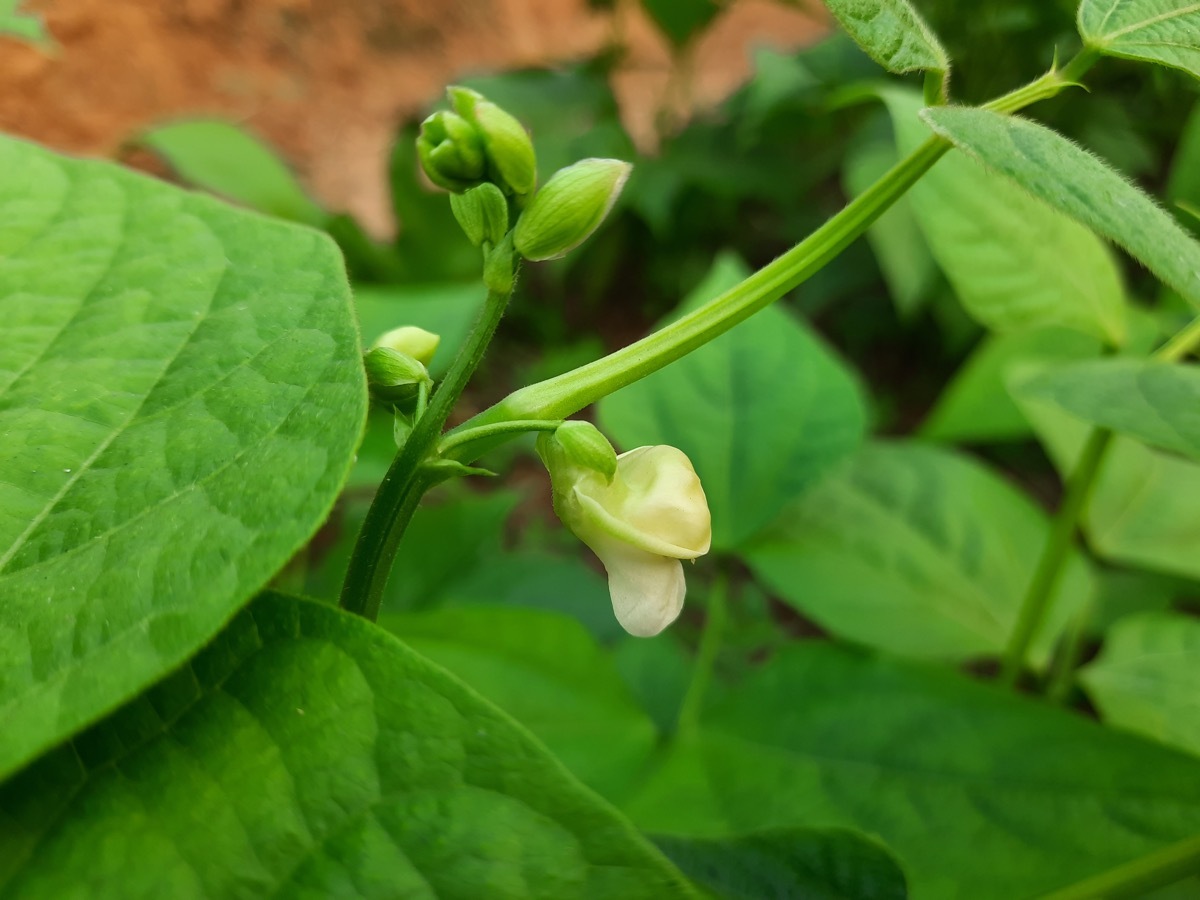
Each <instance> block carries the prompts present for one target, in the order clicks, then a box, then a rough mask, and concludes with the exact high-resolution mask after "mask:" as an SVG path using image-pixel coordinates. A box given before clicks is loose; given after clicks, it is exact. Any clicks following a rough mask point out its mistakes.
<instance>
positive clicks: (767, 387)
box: [599, 257, 866, 550]
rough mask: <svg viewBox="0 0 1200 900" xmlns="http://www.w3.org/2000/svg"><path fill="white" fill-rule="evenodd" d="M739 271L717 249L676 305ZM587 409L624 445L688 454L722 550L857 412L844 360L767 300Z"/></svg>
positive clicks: (804, 480)
mask: <svg viewBox="0 0 1200 900" xmlns="http://www.w3.org/2000/svg"><path fill="white" fill-rule="evenodd" d="M746 271H747V270H746V268H745V266H744V264H742V263H741V262H740V261H738V260H736V259H734V258H732V257H721V258H720V259H718V261H717V263H716V265H715V266H714V268H713V271H712V273H711V274H710V275H709V277H708V279H706V280H705V282H704V283H703V284H702V285H701V286H700V287H699V288H698V289H697V290H696V292H695V293H693V295H692V296H691V297H689V299H688V300H687V301H685V303H684V308H685V309H686V308H690V307H692V306H694V305H698V304H699V303H702V302H704V301H705V300H707V299H709V298H710V297H715V296H717V295H718V294H719V293H721V292H722V291H723V290H725V289H726V288H728V287H731V286H732V285H734V284H736V283H737V282H738V281H740V280H741V279H742V278H743V277H744V276H745V274H746ZM599 413H600V421H601V423H602V424H603V426H604V428H605V429H607V430H608V431H609V433H610V434H611V435H612V436H613V437H614V438H616V440H617V441H619V442H620V443H621V444H623V445H624V446H625V447H626V448H627V449H628V448H632V447H636V446H639V445H643V444H671V445H673V446H675V447H678V448H679V449H681V450H683V452H684V453H686V454H687V455H688V457H689V458H690V459H691V460H692V463H693V464H694V465H695V467H696V471H697V472H698V473H699V475H700V481H701V483H702V484H703V485H704V493H705V494H706V496H707V497H708V503H709V507H710V509H711V510H712V516H713V545H714V546H715V547H718V548H720V549H726V550H727V549H730V548H733V547H736V546H738V545H739V544H741V543H743V542H744V541H746V540H747V539H748V538H750V537H752V536H753V535H754V534H755V533H756V532H758V531H759V530H760V529H761V528H762V527H763V526H764V525H766V524H767V523H768V522H770V521H771V520H772V519H773V518H775V516H776V515H778V513H779V512H780V511H781V510H782V509H783V508H784V506H785V505H786V504H787V503H788V502H789V501H790V500H792V499H793V498H794V497H796V496H798V495H799V494H801V493H802V492H803V491H804V490H806V489H807V488H808V487H809V486H810V485H812V484H813V483H814V482H815V481H816V480H817V478H818V477H819V476H821V475H823V474H824V473H825V472H826V471H827V470H828V469H829V467H830V466H832V465H833V464H834V463H836V462H838V461H839V460H840V459H842V458H843V457H846V456H848V455H849V454H851V453H852V452H853V451H854V449H855V448H856V447H857V446H858V443H859V442H860V441H861V439H862V435H863V430H864V427H865V419H866V415H865V412H864V409H863V402H862V398H861V395H860V392H859V388H858V385H857V383H856V382H855V380H854V377H853V376H852V375H851V373H850V372H849V371H848V370H847V369H846V367H845V365H844V364H843V363H842V362H841V361H840V360H838V359H837V357H835V356H834V355H833V353H831V352H830V351H829V350H828V349H827V348H826V347H825V345H824V344H823V343H822V342H821V340H820V339H819V338H818V337H816V336H815V335H814V334H813V333H812V332H811V331H810V330H808V329H807V328H806V327H804V326H803V325H802V324H801V323H800V322H799V321H797V320H796V319H795V318H794V317H793V316H792V315H791V314H790V313H789V312H787V311H786V310H785V309H783V308H781V307H777V306H773V307H770V308H768V309H765V310H763V311H762V312H761V313H758V314H757V315H755V316H753V317H752V318H750V319H747V320H746V321H745V322H743V323H741V324H740V325H738V326H737V327H736V328H734V329H733V330H731V331H730V332H728V333H727V334H724V335H722V336H721V337H719V338H717V339H716V340H715V341H712V342H711V343H708V344H705V345H704V346H703V347H701V348H700V349H699V350H696V351H695V352H693V353H690V354H689V355H687V356H685V357H684V358H683V359H681V360H679V361H678V362H675V363H673V364H671V365H670V366H667V367H666V368H665V369H662V370H661V371H659V372H656V373H654V374H653V375H651V376H649V377H648V378H644V379H642V380H641V381H639V382H637V383H635V384H632V385H630V386H629V387H627V388H624V389H622V390H620V391H618V392H617V393H615V394H611V395H609V396H608V397H606V398H604V399H603V400H602V401H600V403H599Z"/></svg>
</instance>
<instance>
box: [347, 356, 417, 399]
mask: <svg viewBox="0 0 1200 900" xmlns="http://www.w3.org/2000/svg"><path fill="white" fill-rule="evenodd" d="M363 365H364V366H365V367H366V370H367V384H369V385H370V386H371V390H372V391H374V392H375V393H376V394H377V395H378V396H380V397H382V398H384V399H386V400H402V399H405V398H408V397H411V396H412V395H413V394H415V393H416V388H417V385H418V384H421V383H422V382H426V383H428V382H429V381H430V378H429V372H428V370H426V368H425V366H423V365H422V364H421V363H420V362H419V361H417V360H415V359H413V358H412V357H411V356H409V355H408V354H407V353H401V352H400V351H399V350H393V349H392V348H391V347H375V348H374V349H373V350H368V351H367V352H366V353H365V354H364V355H363Z"/></svg>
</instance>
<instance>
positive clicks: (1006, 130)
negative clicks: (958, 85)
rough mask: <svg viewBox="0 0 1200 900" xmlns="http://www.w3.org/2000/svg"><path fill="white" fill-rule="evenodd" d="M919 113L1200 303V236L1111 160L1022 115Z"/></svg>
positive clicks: (963, 111) (977, 111)
mask: <svg viewBox="0 0 1200 900" xmlns="http://www.w3.org/2000/svg"><path fill="white" fill-rule="evenodd" d="M921 115H922V117H923V118H924V119H925V121H927V122H929V123H930V124H931V125H932V126H933V128H934V129H935V130H936V131H937V132H938V133H939V134H941V135H942V136H943V137H946V138H948V139H949V140H951V141H953V142H954V143H955V144H956V145H957V146H958V147H959V148H960V149H962V150H964V151H966V152H967V153H969V154H970V155H971V156H973V157H975V158H976V159H979V160H981V161H982V162H983V163H984V164H985V165H987V166H989V167H990V168H992V169H994V170H995V171H997V172H1000V173H1001V174H1003V175H1005V176H1006V177H1008V178H1011V179H1012V180H1013V181H1015V182H1016V183H1017V184H1018V185H1020V186H1021V187H1022V188H1024V189H1025V190H1027V191H1029V192H1030V193H1031V194H1033V195H1034V196H1035V197H1038V198H1040V199H1041V200H1044V201H1045V202H1047V203H1049V204H1050V205H1051V206H1053V207H1054V208H1055V209H1058V210H1061V211H1062V212H1064V213H1066V214H1067V215H1068V216H1070V217H1071V218H1073V219H1075V220H1076V221H1078V222H1081V223H1082V224H1083V225H1086V226H1087V227H1088V228H1091V229H1093V230H1094V231H1096V232H1098V233H1099V234H1101V235H1103V236H1104V237H1106V238H1108V239H1109V240H1111V241H1114V242H1115V243H1117V244H1120V245H1121V246H1122V247H1124V248H1125V249H1126V250H1128V251H1129V252H1130V253H1131V254H1133V256H1135V257H1136V258H1137V259H1139V260H1140V261H1141V262H1142V263H1143V264H1144V265H1145V266H1146V268H1148V269H1149V270H1150V271H1151V272H1153V273H1154V274H1155V275H1157V276H1158V277H1159V278H1160V279H1161V280H1162V281H1163V282H1165V283H1166V284H1168V285H1170V286H1171V287H1172V288H1174V289H1175V290H1177V291H1178V292H1179V293H1180V294H1181V295H1183V296H1184V297H1185V298H1186V299H1187V300H1188V301H1189V302H1190V303H1192V304H1193V305H1195V306H1200V243H1197V242H1196V241H1194V240H1193V239H1192V238H1191V237H1189V236H1188V234H1187V233H1186V232H1185V231H1184V230H1183V229H1182V228H1181V227H1180V226H1179V224H1178V223H1177V222H1176V221H1175V220H1174V219H1173V218H1172V217H1171V216H1170V215H1169V214H1168V213H1167V212H1166V211H1164V210H1163V209H1162V208H1161V207H1160V206H1158V205H1157V204H1156V203H1155V202H1154V201H1153V200H1152V199H1151V198H1150V197H1148V196H1147V195H1146V194H1144V193H1142V192H1141V191H1140V190H1139V189H1138V188H1137V187H1135V186H1134V185H1133V184H1131V183H1130V182H1128V181H1126V180H1125V178H1124V177H1123V176H1121V175H1120V174H1119V173H1118V172H1117V171H1115V170H1114V169H1112V168H1110V167H1109V166H1108V165H1107V164H1105V163H1104V162H1102V161H1101V160H1099V159H1097V158H1096V157H1095V156H1093V155H1092V154H1090V153H1088V152H1087V151H1086V150H1084V149H1083V148H1082V147H1079V146H1076V145H1075V144H1072V143H1071V142H1070V141H1069V140H1067V139H1066V138H1065V137H1063V136H1062V135H1060V134H1058V133H1056V132H1054V131H1051V130H1050V129H1049V128H1046V127H1045V126H1044V125H1039V124H1037V123H1036V122H1031V121H1029V120H1028V119H1022V118H1020V117H1017V116H1004V115H1001V114H999V113H995V112H992V111H990V110H986V109H967V108H962V107H959V108H951V107H940V108H937V109H927V110H925V111H924V112H923V113H922V114H921ZM1063 265H1064V268H1066V267H1067V265H1066V263H1065V261H1064V264H1063Z"/></svg>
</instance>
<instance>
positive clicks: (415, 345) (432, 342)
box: [371, 325, 442, 366]
mask: <svg viewBox="0 0 1200 900" xmlns="http://www.w3.org/2000/svg"><path fill="white" fill-rule="evenodd" d="M441 342H442V339H441V337H440V336H439V335H436V334H434V333H433V332H432V331H426V330H425V329H424V328H418V327H417V326H416V325H402V326H401V327H399V328H393V329H392V330H391V331H389V332H387V333H385V334H382V335H380V336H379V340H377V341H376V342H375V343H374V344H372V345H371V347H372V348H373V349H374V348H377V347H387V348H388V349H390V350H395V351H396V352H397V353H402V354H404V355H405V356H409V357H412V359H414V360H416V361H417V362H419V363H421V365H422V366H428V365H429V363H430V362H431V361H432V360H433V354H434V353H436V352H437V348H438V344H440V343H441Z"/></svg>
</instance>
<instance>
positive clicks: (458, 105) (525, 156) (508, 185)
mask: <svg viewBox="0 0 1200 900" xmlns="http://www.w3.org/2000/svg"><path fill="white" fill-rule="evenodd" d="M446 93H447V94H448V95H449V97H450V103H451V105H452V106H453V107H454V111H455V112H457V113H458V114H459V115H460V116H461V117H462V118H463V119H465V120H467V121H468V122H470V123H471V124H473V125H474V126H475V129H476V131H477V132H478V134H479V137H480V138H481V139H482V141H483V149H484V153H485V155H486V157H487V170H488V178H489V179H490V180H491V181H494V182H495V183H496V184H497V185H498V186H499V187H500V188H501V189H503V190H504V191H505V193H512V194H528V193H529V192H530V191H532V190H533V188H534V185H536V184H537V158H536V156H535V155H534V152H533V142H532V141H531V140H530V139H529V132H527V131H526V130H525V127H524V126H523V125H522V124H521V123H520V122H519V121H518V120H517V118H516V117H515V116H513V115H512V114H510V113H508V112H505V111H504V110H503V109H501V108H500V107H499V106H497V105H496V104H495V103H492V102H491V101H489V100H487V99H486V98H485V97H483V96H482V95H481V94H478V93H476V92H475V91H473V90H471V89H470V88H464V87H451V88H448V89H447V91H446Z"/></svg>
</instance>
